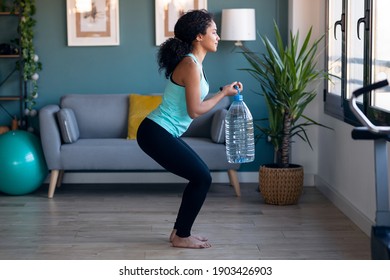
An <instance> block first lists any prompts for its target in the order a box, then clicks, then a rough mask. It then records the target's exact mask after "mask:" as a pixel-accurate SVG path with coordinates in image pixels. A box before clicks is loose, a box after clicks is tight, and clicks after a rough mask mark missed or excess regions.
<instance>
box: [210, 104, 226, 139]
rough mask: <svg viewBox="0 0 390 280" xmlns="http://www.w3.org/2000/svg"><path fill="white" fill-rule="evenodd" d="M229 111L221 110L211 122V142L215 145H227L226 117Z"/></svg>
mask: <svg viewBox="0 0 390 280" xmlns="http://www.w3.org/2000/svg"><path fill="white" fill-rule="evenodd" d="M226 113H227V110H226V109H220V110H218V111H217V112H215V114H214V116H213V120H212V122H211V131H210V134H211V140H213V141H214V142H215V143H220V144H222V143H225V117H226Z"/></svg>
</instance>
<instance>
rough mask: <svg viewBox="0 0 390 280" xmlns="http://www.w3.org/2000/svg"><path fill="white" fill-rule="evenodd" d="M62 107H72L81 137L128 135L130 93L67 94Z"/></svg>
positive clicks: (62, 101) (120, 136) (63, 98)
mask: <svg viewBox="0 0 390 280" xmlns="http://www.w3.org/2000/svg"><path fill="white" fill-rule="evenodd" d="M60 107H61V108H72V110H73V111H74V114H75V116H76V119H77V125H78V127H79V130H80V139H94V138H123V139H124V140H126V136H127V116H128V110H129V94H128V93H126V94H124V93H117V94H67V95H64V96H62V97H61V99H60Z"/></svg>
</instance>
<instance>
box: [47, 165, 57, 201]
mask: <svg viewBox="0 0 390 280" xmlns="http://www.w3.org/2000/svg"><path fill="white" fill-rule="evenodd" d="M59 173H60V171H59V170H52V171H51V174H50V184H49V193H48V197H49V198H53V196H54V192H55V190H56V186H57V180H58V175H59Z"/></svg>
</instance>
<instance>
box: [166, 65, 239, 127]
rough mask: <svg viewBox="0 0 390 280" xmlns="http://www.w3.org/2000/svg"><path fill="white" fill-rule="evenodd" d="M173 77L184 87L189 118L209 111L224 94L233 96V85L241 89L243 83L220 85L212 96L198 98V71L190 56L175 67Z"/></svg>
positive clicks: (234, 92) (235, 91) (234, 91)
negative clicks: (202, 99) (220, 87)
mask: <svg viewBox="0 0 390 280" xmlns="http://www.w3.org/2000/svg"><path fill="white" fill-rule="evenodd" d="M173 79H174V81H175V82H176V83H179V84H180V85H182V86H184V87H185V90H186V102H187V112H188V115H189V116H190V117H191V118H193V119H194V118H196V117H199V116H201V115H203V114H205V113H207V112H208V111H210V110H211V109H212V108H213V107H214V106H215V105H217V103H218V102H220V101H221V100H222V99H223V98H224V97H225V96H233V95H236V94H237V90H236V89H235V88H234V86H238V88H239V90H240V91H242V90H243V85H242V83H240V82H232V83H230V84H228V85H225V86H224V87H222V89H221V90H220V91H219V92H218V94H215V95H214V96H213V97H211V98H209V99H207V100H204V101H201V100H200V94H201V93H200V79H201V77H200V73H199V68H198V66H197V65H196V64H195V62H193V60H192V59H191V58H188V59H187V58H185V59H183V61H182V62H180V64H179V65H178V67H177V69H175V71H174V74H173Z"/></svg>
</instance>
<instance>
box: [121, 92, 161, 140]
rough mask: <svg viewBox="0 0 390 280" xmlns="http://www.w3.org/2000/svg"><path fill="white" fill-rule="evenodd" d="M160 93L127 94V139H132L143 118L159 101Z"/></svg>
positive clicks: (134, 137)
mask: <svg viewBox="0 0 390 280" xmlns="http://www.w3.org/2000/svg"><path fill="white" fill-rule="evenodd" d="M161 101H162V96H161V95H141V94H130V95H129V115H128V132H127V139H129V140H134V139H136V136H137V130H138V127H139V125H140V124H141V122H142V121H143V119H144V118H145V117H146V116H147V115H148V114H149V113H150V112H152V111H153V110H154V109H156V108H157V106H158V105H159V104H160V103H161Z"/></svg>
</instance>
